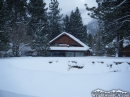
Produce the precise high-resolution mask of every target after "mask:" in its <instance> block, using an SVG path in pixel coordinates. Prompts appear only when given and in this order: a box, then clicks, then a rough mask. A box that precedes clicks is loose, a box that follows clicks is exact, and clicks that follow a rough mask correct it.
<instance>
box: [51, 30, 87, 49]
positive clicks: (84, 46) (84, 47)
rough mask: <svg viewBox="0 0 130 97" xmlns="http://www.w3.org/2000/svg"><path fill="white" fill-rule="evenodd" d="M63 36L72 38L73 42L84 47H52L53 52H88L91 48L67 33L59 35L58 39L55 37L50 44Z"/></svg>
mask: <svg viewBox="0 0 130 97" xmlns="http://www.w3.org/2000/svg"><path fill="white" fill-rule="evenodd" d="M62 35H67V36H69V37H70V38H72V39H73V40H75V41H76V42H78V43H79V44H80V45H82V46H83V47H50V49H51V50H77V51H79V50H82V51H83V50H84V51H86V50H88V49H89V47H88V46H87V45H86V44H84V43H83V42H81V41H80V40H79V39H77V38H76V37H74V36H73V35H71V34H69V33H67V32H63V33H61V34H59V35H58V36H57V37H55V38H54V39H52V40H51V41H50V42H49V43H51V42H53V41H54V40H56V39H57V38H59V37H60V36H62Z"/></svg>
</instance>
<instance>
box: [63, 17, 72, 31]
mask: <svg viewBox="0 0 130 97" xmlns="http://www.w3.org/2000/svg"><path fill="white" fill-rule="evenodd" d="M63 21H64V22H63V25H64V31H65V32H68V33H70V32H71V31H70V17H69V16H68V15H66V16H65V17H64V19H63Z"/></svg>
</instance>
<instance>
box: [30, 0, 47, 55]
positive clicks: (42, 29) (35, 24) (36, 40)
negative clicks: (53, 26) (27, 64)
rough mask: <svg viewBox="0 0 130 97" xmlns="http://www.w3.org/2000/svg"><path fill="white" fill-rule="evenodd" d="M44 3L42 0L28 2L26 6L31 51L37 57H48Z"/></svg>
mask: <svg viewBox="0 0 130 97" xmlns="http://www.w3.org/2000/svg"><path fill="white" fill-rule="evenodd" d="M45 5H46V3H45V2H44V1H43V0H37V1H36V0H30V2H29V4H28V13H29V16H30V18H29V24H28V27H29V29H30V32H31V35H32V36H33V45H32V47H33V49H34V50H36V51H37V54H38V55H39V56H48V55H49V40H48V37H49V30H48V21H47V19H48V17H47V8H45Z"/></svg>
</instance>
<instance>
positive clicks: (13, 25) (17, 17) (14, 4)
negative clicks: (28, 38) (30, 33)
mask: <svg viewBox="0 0 130 97" xmlns="http://www.w3.org/2000/svg"><path fill="white" fill-rule="evenodd" d="M26 4H27V3H26V0H6V1H5V11H6V12H5V14H7V13H8V15H7V16H6V19H7V21H6V24H7V25H8V27H7V28H8V31H9V33H10V41H11V43H12V44H13V46H12V51H13V55H14V56H19V52H20V49H19V46H20V43H22V42H23V41H24V39H25V35H24V34H25V33H24V32H25V29H26V22H25V20H26Z"/></svg>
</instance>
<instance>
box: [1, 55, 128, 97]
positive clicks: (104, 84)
mask: <svg viewBox="0 0 130 97" xmlns="http://www.w3.org/2000/svg"><path fill="white" fill-rule="evenodd" d="M95 89H102V90H105V91H110V90H112V89H120V90H123V91H127V92H130V58H114V57H110V58H108V57H66V58H64V57H19V58H5V59H0V97H92V96H91V92H92V91H93V90H95Z"/></svg>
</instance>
